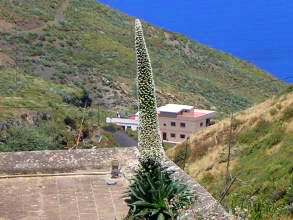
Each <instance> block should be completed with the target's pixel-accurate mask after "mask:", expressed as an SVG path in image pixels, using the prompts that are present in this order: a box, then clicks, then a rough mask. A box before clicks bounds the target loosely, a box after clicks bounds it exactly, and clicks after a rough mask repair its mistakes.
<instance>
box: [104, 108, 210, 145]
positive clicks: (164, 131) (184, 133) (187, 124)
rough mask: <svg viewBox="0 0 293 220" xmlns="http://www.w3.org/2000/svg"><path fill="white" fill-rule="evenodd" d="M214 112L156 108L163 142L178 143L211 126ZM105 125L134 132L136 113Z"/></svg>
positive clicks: (136, 122) (108, 121)
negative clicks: (111, 124)
mask: <svg viewBox="0 0 293 220" xmlns="http://www.w3.org/2000/svg"><path fill="white" fill-rule="evenodd" d="M215 116H216V112H215V111H209V110H203V109H195V108H194V107H193V106H189V105H177V104H167V105H164V106H161V107H159V108H158V117H159V125H160V131H161V136H162V139H163V141H164V142H169V143H179V142H182V141H184V140H185V139H186V138H188V137H190V135H191V134H192V133H194V132H196V131H198V130H200V129H202V128H206V127H208V126H209V125H210V124H211V119H212V118H214V117H215ZM106 122H107V123H114V124H116V125H118V126H121V127H123V128H124V129H132V130H136V129H137V127H138V113H136V114H135V115H131V116H130V117H128V118H107V119H106Z"/></svg>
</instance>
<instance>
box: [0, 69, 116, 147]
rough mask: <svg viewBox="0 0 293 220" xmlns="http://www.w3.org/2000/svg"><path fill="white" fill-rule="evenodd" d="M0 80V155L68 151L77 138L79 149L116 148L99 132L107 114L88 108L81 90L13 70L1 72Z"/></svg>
mask: <svg viewBox="0 0 293 220" xmlns="http://www.w3.org/2000/svg"><path fill="white" fill-rule="evenodd" d="M0 78H1V80H0V94H1V96H0V152H1V151H24V150H46V149H48V150H54V149H68V148H72V147H74V145H75V144H76V141H77V137H78V135H79V134H80V141H81V140H85V141H84V142H83V143H82V142H81V143H80V145H79V147H83V148H88V147H92V146H96V147H114V146H116V143H115V142H114V141H113V137H112V135H111V133H108V132H106V131H104V130H103V129H101V127H103V126H104V125H105V117H106V115H111V113H109V112H107V110H106V109H103V108H93V107H91V106H89V103H90V102H91V100H90V99H89V98H88V96H87V94H86V93H85V91H84V90H82V89H80V88H78V87H77V86H74V85H71V86H67V85H61V84H56V83H53V82H50V81H45V80H43V79H42V78H40V77H36V76H30V75H27V74H24V73H23V72H22V71H20V70H16V69H5V70H3V69H2V70H1V71H0ZM84 106H87V108H81V107H84ZM96 135H99V136H102V139H101V142H98V140H97V138H96Z"/></svg>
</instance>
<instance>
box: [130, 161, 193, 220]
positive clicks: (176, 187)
mask: <svg viewBox="0 0 293 220" xmlns="http://www.w3.org/2000/svg"><path fill="white" fill-rule="evenodd" d="M172 173H173V172H171V171H168V170H167V168H166V167H164V166H163V165H161V164H160V163H154V162H151V161H148V162H145V164H141V165H140V167H139V168H138V169H137V171H136V174H135V175H134V177H133V179H132V183H131V184H130V186H129V189H128V191H127V192H125V197H126V199H125V201H126V202H127V204H128V206H129V207H130V212H129V215H131V216H132V218H133V219H147V220H153V219H154V220H163V219H176V218H177V217H178V216H179V215H180V213H181V211H183V210H185V209H186V208H188V207H189V206H190V205H191V204H192V202H193V201H194V196H193V194H192V192H191V191H190V190H188V189H187V187H186V185H184V184H182V183H180V182H179V181H178V180H174V179H172V178H171V175H172Z"/></svg>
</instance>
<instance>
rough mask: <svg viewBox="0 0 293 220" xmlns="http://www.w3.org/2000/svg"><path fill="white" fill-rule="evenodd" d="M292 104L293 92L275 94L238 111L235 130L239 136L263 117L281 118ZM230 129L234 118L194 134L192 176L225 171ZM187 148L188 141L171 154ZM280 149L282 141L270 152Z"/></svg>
mask: <svg viewBox="0 0 293 220" xmlns="http://www.w3.org/2000/svg"><path fill="white" fill-rule="evenodd" d="M291 107H293V94H287V95H285V96H282V97H279V98H278V97H274V98H272V99H269V100H267V101H265V102H263V103H261V104H258V105H256V106H254V107H252V108H249V109H247V110H245V111H242V112H240V113H237V114H236V115H235V118H234V124H235V125H234V126H233V133H234V134H235V135H237V134H239V133H241V132H243V131H245V130H247V129H249V128H252V127H255V126H256V125H257V124H258V123H260V122H261V121H263V120H265V121H268V122H272V121H274V120H278V118H279V117H281V116H282V115H283V114H284V111H285V110H286V109H289V108H291ZM272 109H276V111H277V112H276V113H275V114H273V115H272V113H271V111H272ZM285 124H286V122H285ZM229 129H230V118H226V119H224V120H222V121H221V122H219V123H217V124H215V125H213V126H211V127H209V128H207V129H205V130H201V131H199V132H197V133H195V134H194V135H192V136H191V138H190V141H189V143H188V145H189V147H190V149H191V155H190V157H189V158H188V160H187V161H188V162H187V163H188V164H187V168H186V169H187V171H188V173H189V174H190V175H191V176H193V177H195V178H199V179H201V178H202V177H203V176H204V175H205V173H206V172H210V173H211V174H219V173H223V172H224V171H225V169H226V168H225V166H226V163H223V161H222V162H221V157H223V153H226V152H227V139H228V134H229ZM285 131H286V132H292V131H293V121H290V122H288V123H287V124H286V130H285ZM183 148H185V143H182V144H179V145H177V146H176V147H175V148H172V149H170V150H169V151H168V152H167V153H168V155H169V156H170V157H171V158H174V157H176V155H177V154H178V153H179V152H180V151H181V150H182V149H183ZM279 148H280V144H278V145H275V146H273V147H272V148H270V149H268V150H267V151H266V153H267V154H273V153H274V152H276V151H278V150H279ZM236 164H237V160H233V161H232V163H231V169H232V168H233V166H234V165H236ZM207 170H208V171H207Z"/></svg>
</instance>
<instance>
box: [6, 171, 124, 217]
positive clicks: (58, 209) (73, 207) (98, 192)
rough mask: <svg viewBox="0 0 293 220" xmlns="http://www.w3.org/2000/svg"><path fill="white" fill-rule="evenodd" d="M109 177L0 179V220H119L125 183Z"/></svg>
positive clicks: (121, 213)
mask: <svg viewBox="0 0 293 220" xmlns="http://www.w3.org/2000/svg"><path fill="white" fill-rule="evenodd" d="M107 179H109V175H74V176H49V177H16V178H2V179H0V220H122V219H123V217H125V216H126V214H127V212H128V208H127V205H126V204H125V203H124V201H123V199H122V198H121V196H122V193H123V192H124V191H125V189H126V186H127V181H126V180H125V179H123V178H118V179H117V181H118V182H117V184H116V185H107V184H106V180H107Z"/></svg>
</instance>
